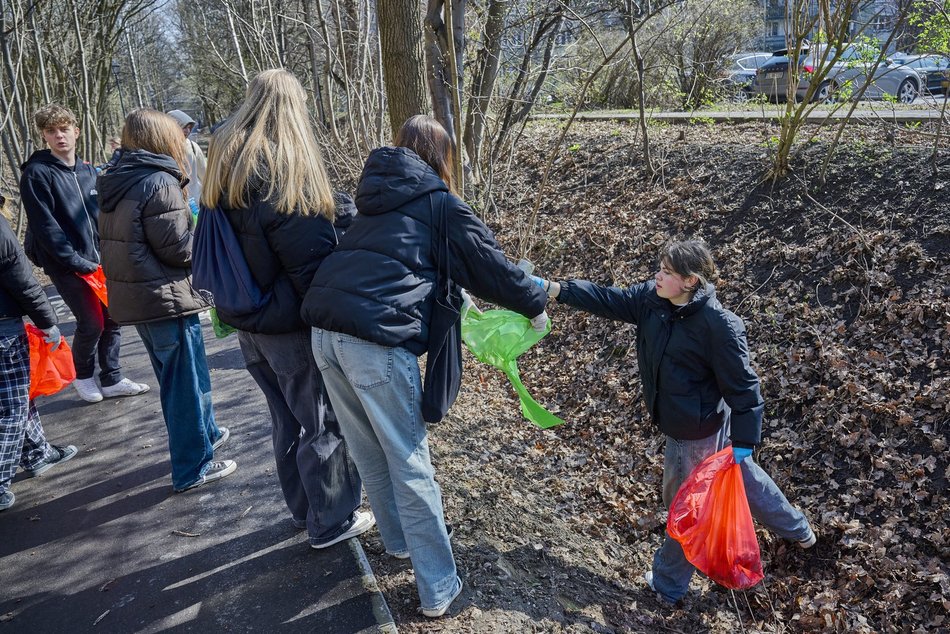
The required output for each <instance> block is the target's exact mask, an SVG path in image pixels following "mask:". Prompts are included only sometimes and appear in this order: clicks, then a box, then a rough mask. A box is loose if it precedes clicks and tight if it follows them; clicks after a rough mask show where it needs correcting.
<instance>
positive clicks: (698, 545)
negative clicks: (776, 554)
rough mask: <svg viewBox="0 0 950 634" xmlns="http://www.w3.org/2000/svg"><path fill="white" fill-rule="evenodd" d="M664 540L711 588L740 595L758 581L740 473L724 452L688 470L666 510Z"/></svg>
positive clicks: (755, 543)
mask: <svg viewBox="0 0 950 634" xmlns="http://www.w3.org/2000/svg"><path fill="white" fill-rule="evenodd" d="M666 530H667V532H668V533H669V534H670V537H672V538H673V539H675V540H676V541H678V542H679V543H680V545H681V546H682V547H683V552H684V553H685V554H686V559H688V560H689V562H690V563H691V564H693V565H694V566H696V568H697V569H698V570H699V571H700V572H702V573H704V574H705V575H706V576H707V577H709V578H710V579H712V580H713V581H715V582H716V583H718V584H720V585H723V586H725V587H727V588H732V589H734V590H745V589H747V588H751V587H752V586H754V585H755V584H757V583H758V582H760V581H762V578H763V577H764V575H763V574H762V558H761V556H760V554H759V542H758V540H757V539H756V537H755V527H754V526H753V525H752V513H751V511H750V510H749V501H748V499H746V495H745V485H744V484H743V482H742V470H741V468H740V467H739V465H737V464H736V462H735V460H734V459H733V457H732V447H726V448H725V449H723V450H722V451H720V452H718V453H715V454H713V455H711V456H709V457H708V458H706V459H705V460H703V461H702V462H701V463H700V464H699V466H698V467H696V469H694V470H693V472H692V473H691V474H689V477H688V478H686V481H685V482H683V485H682V486H681V487H680V490H679V491H678V492H677V493H676V497H675V498H674V499H673V503H672V504H671V505H670V515H669V519H668V520H667V523H666Z"/></svg>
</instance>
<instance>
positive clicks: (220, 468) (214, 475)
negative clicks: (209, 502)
mask: <svg viewBox="0 0 950 634" xmlns="http://www.w3.org/2000/svg"><path fill="white" fill-rule="evenodd" d="M236 469H237V463H236V462H234V461H233V460H220V461H217V462H212V463H211V465H210V466H209V467H208V470H207V471H205V474H204V475H203V476H201V477H200V478H198V479H197V480H195V481H194V482H192V483H191V484H189V485H188V486H186V487H184V488H181V489H175V493H184V492H185V491H188V490H189V489H194V488H195V487H200V486H201V485H202V484H207V483H209V482H214V481H215V480H220V479H221V478H223V477H225V476H229V475H231V474H232V473H234V471H235V470H236Z"/></svg>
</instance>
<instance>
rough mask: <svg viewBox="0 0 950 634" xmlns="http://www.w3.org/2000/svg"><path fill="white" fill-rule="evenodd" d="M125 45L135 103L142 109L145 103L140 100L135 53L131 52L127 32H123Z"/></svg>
mask: <svg viewBox="0 0 950 634" xmlns="http://www.w3.org/2000/svg"><path fill="white" fill-rule="evenodd" d="M125 44H126V46H127V47H128V49H129V66H130V67H131V69H132V82H133V83H134V84H135V103H137V104H138V107H139V108H144V107H145V103H144V102H143V100H142V85H141V82H140V81H139V69H138V66H137V65H136V63H135V53H134V52H133V51H132V36H131V34H130V33H129V31H126V32H125Z"/></svg>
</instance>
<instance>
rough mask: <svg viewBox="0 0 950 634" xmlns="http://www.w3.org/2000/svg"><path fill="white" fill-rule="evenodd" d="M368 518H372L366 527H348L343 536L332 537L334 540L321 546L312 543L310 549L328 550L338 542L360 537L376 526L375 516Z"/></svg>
mask: <svg viewBox="0 0 950 634" xmlns="http://www.w3.org/2000/svg"><path fill="white" fill-rule="evenodd" d="M370 517H371V518H372V520H371V521H370V522H369V523H368V525H367V526H365V527H362V526H361V527H359V528H355V527H350V529H349V530H348V531H346V532H345V533H343V534H341V535H337V536H336V537H334V538H333V539H331V540H330V541H328V542H324V543H322V544H313V543H311V544H310V547H311V548H315V549H317V550H320V549H321V548H329V547H330V546H333V545H334V544H339V543H340V542H343V541H346V540H348V539H351V538H353V537H359V536H360V535H362V534H363V533H365V532H366V531H368V530H369V529H371V528H373V527H374V526H376V516H375V515H371V516H370Z"/></svg>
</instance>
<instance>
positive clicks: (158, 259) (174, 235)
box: [97, 108, 237, 492]
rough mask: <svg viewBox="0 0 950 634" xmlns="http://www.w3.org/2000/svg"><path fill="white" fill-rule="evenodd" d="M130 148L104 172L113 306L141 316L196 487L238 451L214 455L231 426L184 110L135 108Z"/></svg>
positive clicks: (180, 480) (174, 461) (121, 314)
mask: <svg viewBox="0 0 950 634" xmlns="http://www.w3.org/2000/svg"><path fill="white" fill-rule="evenodd" d="M122 147H123V150H124V151H123V152H122V155H121V156H120V157H119V159H118V161H117V162H116V164H115V165H114V166H113V167H111V168H110V169H109V170H107V171H105V172H103V173H102V174H101V175H100V176H99V180H98V183H97V188H98V191H99V205H100V213H99V233H100V241H101V246H102V269H103V271H104V272H105V275H106V283H107V286H108V289H109V311H110V312H111V314H112V317H113V318H114V319H115V320H116V321H117V322H119V323H120V324H134V325H135V327H136V330H138V333H139V336H140V337H141V338H142V343H143V344H145V349H146V350H147V351H148V355H149V358H150V359H151V361H152V368H153V369H154V370H155V375H156V377H157V378H158V385H159V389H160V394H159V397H160V400H161V403H162V415H163V417H164V418H165V426H166V427H167V429H168V449H169V453H170V454H171V465H172V486H173V487H174V489H175V491H176V492H182V491H187V490H189V489H192V488H194V487H197V486H200V485H202V484H205V483H207V482H211V481H213V480H217V479H219V478H223V477H225V476H227V475H229V474H231V473H233V472H234V470H235V469H236V468H237V465H236V464H235V463H234V461H233V460H222V461H216V460H214V452H215V450H216V449H217V448H218V447H220V446H221V445H222V444H223V443H224V442H225V441H226V440H227V439H228V437H229V436H230V431H229V430H228V429H227V428H226V427H218V426H217V424H215V420H214V408H213V406H212V403H211V376H210V374H209V373H208V362H207V359H206V358H205V347H204V337H203V335H202V332H201V323H200V322H199V321H198V313H200V312H202V311H205V310H207V309H208V302H207V300H206V299H205V298H203V297H202V296H201V295H200V294H199V293H198V292H197V291H195V289H194V287H193V286H192V284H191V256H192V253H191V250H192V249H191V247H192V240H193V232H194V220H193V219H192V215H191V211H190V210H189V209H188V205H187V203H186V202H185V190H184V187H185V186H184V182H185V180H186V178H185V176H184V175H185V173H186V167H185V166H186V162H185V157H184V152H183V150H182V144H181V132H180V131H179V129H178V125H177V124H176V123H175V121H174V119H172V118H171V117H169V116H168V115H166V114H164V113H161V112H159V111H157V110H150V109H148V108H140V109H138V110H133V111H132V112H131V113H129V115H128V117H126V120H125V127H124V128H123V129H122Z"/></svg>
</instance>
